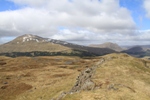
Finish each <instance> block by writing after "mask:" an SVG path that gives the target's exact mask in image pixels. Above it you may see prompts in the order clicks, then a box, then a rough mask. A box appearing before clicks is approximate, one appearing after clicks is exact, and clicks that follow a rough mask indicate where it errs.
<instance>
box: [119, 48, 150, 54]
mask: <svg viewBox="0 0 150 100" xmlns="http://www.w3.org/2000/svg"><path fill="white" fill-rule="evenodd" d="M122 52H124V53H128V54H130V55H133V56H135V57H145V56H150V50H149V49H148V48H145V47H142V46H135V47H132V48H129V49H128V50H124V51H122Z"/></svg>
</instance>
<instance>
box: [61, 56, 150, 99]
mask: <svg viewBox="0 0 150 100" xmlns="http://www.w3.org/2000/svg"><path fill="white" fill-rule="evenodd" d="M80 75H81V76H80ZM80 75H79V76H78V78H77V81H76V84H75V85H74V87H76V89H77V91H75V92H73V94H72V93H70V92H69V93H68V94H67V95H66V96H65V97H64V99H63V100H101V99H102V100H149V99H150V96H149V95H150V80H149V78H150V61H146V60H142V59H137V58H133V57H131V56H129V55H126V54H110V55H106V56H104V57H102V58H101V60H100V61H99V62H97V65H94V66H93V67H91V69H86V70H84V71H82V72H81V74H80ZM82 76H84V77H85V78H83V77H82ZM78 82H79V83H82V82H84V83H83V84H79V83H78ZM77 83H78V84H77ZM78 86H79V87H78ZM93 87H94V88H93ZM73 89H74V88H73ZM71 90H72V89H71Z"/></svg>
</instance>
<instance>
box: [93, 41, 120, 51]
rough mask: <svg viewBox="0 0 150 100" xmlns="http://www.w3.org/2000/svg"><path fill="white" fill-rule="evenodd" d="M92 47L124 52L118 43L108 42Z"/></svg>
mask: <svg viewBox="0 0 150 100" xmlns="http://www.w3.org/2000/svg"><path fill="white" fill-rule="evenodd" d="M90 47H99V48H109V49H112V50H115V51H122V50H123V49H122V48H121V47H120V46H119V45H118V44H116V43H111V42H106V43H103V44H92V45H90Z"/></svg>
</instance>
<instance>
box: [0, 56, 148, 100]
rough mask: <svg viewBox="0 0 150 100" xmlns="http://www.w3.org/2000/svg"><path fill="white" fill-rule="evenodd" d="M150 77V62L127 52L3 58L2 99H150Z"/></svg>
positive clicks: (0, 62) (0, 63)
mask: <svg viewBox="0 0 150 100" xmlns="http://www.w3.org/2000/svg"><path fill="white" fill-rule="evenodd" d="M149 79H150V61H149V60H143V59H138V58H134V57H131V56H129V55H127V54H109V55H105V56H101V57H93V58H84V59H83V58H79V57H63V56H57V57H54V56H53V57H34V58H30V57H18V58H8V57H0V98H1V99H2V100H38V99H39V100H40V99H42V100H55V98H61V99H62V100H149V99H150V80H149ZM57 100H60V99H57Z"/></svg>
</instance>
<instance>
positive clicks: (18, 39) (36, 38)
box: [14, 34, 47, 44]
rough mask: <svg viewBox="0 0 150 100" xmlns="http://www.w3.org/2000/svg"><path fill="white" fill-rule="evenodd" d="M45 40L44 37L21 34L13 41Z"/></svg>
mask: <svg viewBox="0 0 150 100" xmlns="http://www.w3.org/2000/svg"><path fill="white" fill-rule="evenodd" d="M31 41H32V42H46V41H47V39H46V38H42V37H39V36H37V35H32V34H25V35H22V36H19V37H17V38H16V39H15V40H14V42H16V43H17V44H19V43H25V42H31Z"/></svg>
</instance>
